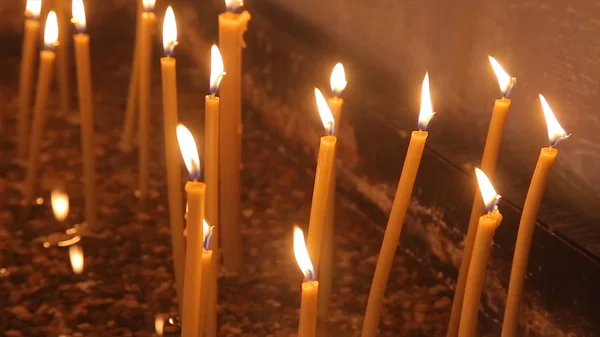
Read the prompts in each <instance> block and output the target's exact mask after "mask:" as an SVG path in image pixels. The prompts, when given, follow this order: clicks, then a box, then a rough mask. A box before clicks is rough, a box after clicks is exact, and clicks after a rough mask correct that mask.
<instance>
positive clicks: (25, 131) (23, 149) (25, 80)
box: [17, 0, 42, 160]
mask: <svg viewBox="0 0 600 337" xmlns="http://www.w3.org/2000/svg"><path fill="white" fill-rule="evenodd" d="M41 10H42V0H27V4H26V8H25V18H26V19H25V35H24V39H23V53H22V54H21V70H20V72H19V114H18V117H17V158H18V159H20V160H25V158H26V156H27V146H28V140H29V121H30V115H31V93H32V89H33V88H32V84H33V64H34V62H35V52H36V47H37V43H38V42H37V41H38V33H39V31H40V21H39V17H40V11H41Z"/></svg>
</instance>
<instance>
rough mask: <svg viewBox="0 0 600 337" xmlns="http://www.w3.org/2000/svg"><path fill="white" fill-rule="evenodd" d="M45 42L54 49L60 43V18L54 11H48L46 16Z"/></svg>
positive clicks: (47, 46)
mask: <svg viewBox="0 0 600 337" xmlns="http://www.w3.org/2000/svg"><path fill="white" fill-rule="evenodd" d="M44 44H45V45H46V48H48V49H53V48H54V47H56V46H57V45H58V19H57V18H56V13H55V12H54V11H51V12H50V13H48V17H47V18H46V28H45V30H44Z"/></svg>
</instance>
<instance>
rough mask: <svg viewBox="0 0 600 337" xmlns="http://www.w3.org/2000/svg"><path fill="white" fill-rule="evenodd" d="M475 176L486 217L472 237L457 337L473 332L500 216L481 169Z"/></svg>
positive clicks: (487, 180) (477, 170)
mask: <svg viewBox="0 0 600 337" xmlns="http://www.w3.org/2000/svg"><path fill="white" fill-rule="evenodd" d="M475 174H476V175H477V181H478V183H479V188H480V189H481V195H482V198H483V201H484V203H485V210H486V211H487V214H486V215H482V216H481V217H479V222H478V224H477V235H476V237H475V244H474V245H473V256H472V257H471V265H470V266H469V275H468V277H467V287H466V290H465V297H464V300H463V306H462V312H461V315H460V325H459V330H458V335H459V336H461V337H474V336H475V334H476V332H477V316H478V314H479V303H480V301H481V292H482V291H483V285H484V283H485V275H486V270H487V264H488V260H489V258H490V250H491V248H492V241H493V239H494V233H495V232H496V228H498V226H499V225H500V222H502V214H500V211H499V210H498V207H497V204H498V201H499V200H500V196H499V195H498V194H497V193H496V190H495V189H494V187H493V186H492V183H491V182H490V180H489V179H488V177H487V176H486V175H485V173H483V171H482V170H480V169H475Z"/></svg>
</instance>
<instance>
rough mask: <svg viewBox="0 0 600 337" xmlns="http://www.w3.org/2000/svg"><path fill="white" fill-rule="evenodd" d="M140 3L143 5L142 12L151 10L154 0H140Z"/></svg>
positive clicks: (152, 9) (154, 3)
mask: <svg viewBox="0 0 600 337" xmlns="http://www.w3.org/2000/svg"><path fill="white" fill-rule="evenodd" d="M142 5H143V6H144V12H152V11H154V6H155V5H156V0H142Z"/></svg>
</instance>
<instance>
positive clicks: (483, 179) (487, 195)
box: [475, 168, 501, 212]
mask: <svg viewBox="0 0 600 337" xmlns="http://www.w3.org/2000/svg"><path fill="white" fill-rule="evenodd" d="M475 176H476V177H477V183H478V185H479V190H480V191H481V197H482V198H483V203H484V204H485V210H486V211H487V212H492V211H494V210H495V209H496V207H497V206H498V202H499V201H500V198H501V197H500V195H498V193H496V189H495V188H494V186H493V185H492V182H491V181H490V179H489V178H488V176H487V175H486V174H485V173H484V172H483V171H482V170H480V169H479V168H476V169H475Z"/></svg>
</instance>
